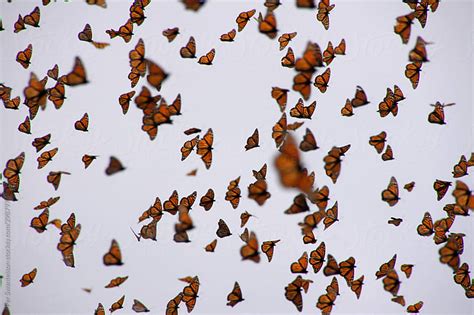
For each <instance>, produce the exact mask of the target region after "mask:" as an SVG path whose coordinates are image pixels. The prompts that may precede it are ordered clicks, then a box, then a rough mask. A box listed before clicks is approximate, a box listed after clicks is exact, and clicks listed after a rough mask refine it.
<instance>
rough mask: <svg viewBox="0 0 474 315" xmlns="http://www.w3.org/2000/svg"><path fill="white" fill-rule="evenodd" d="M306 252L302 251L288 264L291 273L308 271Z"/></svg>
mask: <svg viewBox="0 0 474 315" xmlns="http://www.w3.org/2000/svg"><path fill="white" fill-rule="evenodd" d="M307 268H308V253H307V252H304V253H303V254H302V255H301V257H300V258H299V259H298V260H297V261H296V262H293V263H292V264H291V265H290V271H291V273H308V270H307Z"/></svg>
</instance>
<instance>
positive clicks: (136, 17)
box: [129, 1, 146, 25]
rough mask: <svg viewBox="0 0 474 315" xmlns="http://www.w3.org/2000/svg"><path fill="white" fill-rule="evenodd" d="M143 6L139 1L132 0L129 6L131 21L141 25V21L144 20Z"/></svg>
mask: <svg viewBox="0 0 474 315" xmlns="http://www.w3.org/2000/svg"><path fill="white" fill-rule="evenodd" d="M144 10H145V6H144V5H143V4H142V2H141V1H134V2H133V3H132V5H131V6H130V10H129V11H130V20H131V21H132V23H135V24H137V25H142V23H143V22H144V21H145V19H146V16H145V12H144Z"/></svg>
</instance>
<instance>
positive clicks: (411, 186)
mask: <svg viewBox="0 0 474 315" xmlns="http://www.w3.org/2000/svg"><path fill="white" fill-rule="evenodd" d="M414 187H415V182H409V183H408V184H405V186H403V188H404V189H406V190H407V191H408V192H411V191H412V190H413V188H414Z"/></svg>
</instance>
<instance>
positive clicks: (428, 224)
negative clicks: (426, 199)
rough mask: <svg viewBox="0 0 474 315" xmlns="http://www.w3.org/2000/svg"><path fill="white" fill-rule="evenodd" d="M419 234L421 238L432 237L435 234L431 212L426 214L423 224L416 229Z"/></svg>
mask: <svg viewBox="0 0 474 315" xmlns="http://www.w3.org/2000/svg"><path fill="white" fill-rule="evenodd" d="M416 230H417V232H418V234H419V235H421V236H430V235H432V234H433V233H434V227H433V219H432V218H431V215H430V213H429V212H425V214H424V216H423V220H422V221H421V224H420V225H418V227H417V228H416Z"/></svg>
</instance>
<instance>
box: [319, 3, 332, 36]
mask: <svg viewBox="0 0 474 315" xmlns="http://www.w3.org/2000/svg"><path fill="white" fill-rule="evenodd" d="M334 7H335V5H334V4H330V3H329V0H320V1H319V4H318V14H317V15H316V19H317V20H318V21H319V22H321V23H322V24H323V26H324V28H325V29H326V30H328V29H329V13H330V12H331V11H332V9H334Z"/></svg>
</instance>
